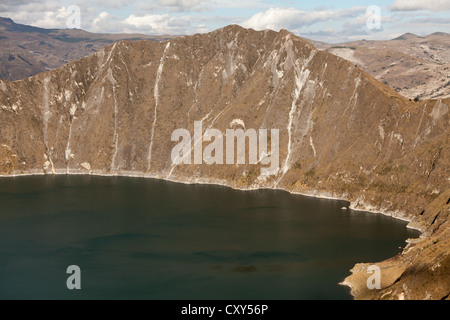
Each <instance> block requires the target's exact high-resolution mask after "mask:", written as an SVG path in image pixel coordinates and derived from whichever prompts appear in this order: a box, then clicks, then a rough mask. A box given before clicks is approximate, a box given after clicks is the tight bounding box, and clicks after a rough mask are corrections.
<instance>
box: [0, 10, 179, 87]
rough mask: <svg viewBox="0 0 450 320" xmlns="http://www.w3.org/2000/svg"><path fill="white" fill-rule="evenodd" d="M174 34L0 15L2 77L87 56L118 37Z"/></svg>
mask: <svg viewBox="0 0 450 320" xmlns="http://www.w3.org/2000/svg"><path fill="white" fill-rule="evenodd" d="M171 38H173V36H148V35H143V34H97V33H90V32H86V31H83V30H76V29H73V30H70V29H65V30H60V29H43V28H37V27H32V26H27V25H23V24H18V23H15V22H14V21H13V20H11V19H9V18H2V17H0V79H3V80H9V81H15V80H19V79H23V78H26V77H30V76H33V75H36V74H38V73H40V72H43V71H48V70H52V69H55V68H59V67H61V66H62V65H64V64H66V63H68V62H70V61H74V60H78V59H80V58H83V57H86V56H88V55H90V54H92V53H94V52H96V51H97V50H99V49H101V48H102V47H104V46H106V45H109V44H111V43H113V42H116V41H119V40H154V41H161V40H168V39H171Z"/></svg>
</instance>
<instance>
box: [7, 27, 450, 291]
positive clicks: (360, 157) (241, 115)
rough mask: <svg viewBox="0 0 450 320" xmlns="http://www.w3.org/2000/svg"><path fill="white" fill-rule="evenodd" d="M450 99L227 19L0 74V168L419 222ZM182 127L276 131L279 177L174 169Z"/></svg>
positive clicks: (437, 183) (435, 187) (433, 180)
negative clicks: (319, 201)
mask: <svg viewBox="0 0 450 320" xmlns="http://www.w3.org/2000/svg"><path fill="white" fill-rule="evenodd" d="M449 106H450V100H438V101H423V102H420V103H415V102H411V101H408V99H406V98H403V97H402V96H400V95H399V94H397V93H396V92H395V91H393V90H392V89H390V88H388V87H386V86H385V85H383V84H380V83H379V82H377V81H376V80H375V79H374V78H372V77H371V76H369V75H367V74H366V73H364V72H363V71H361V70H360V69H359V68H357V67H355V65H353V64H351V63H349V62H348V61H346V60H344V59H341V58H339V57H336V56H334V55H332V54H329V53H327V52H324V51H318V50H316V49H315V48H314V47H313V46H312V45H311V44H310V43H308V42H306V41H304V40H303V39H301V38H298V37H295V36H294V35H292V34H291V33H289V32H287V31H281V32H279V33H276V32H272V31H265V32H256V31H253V30H247V29H243V28H240V27H237V26H230V27H226V28H224V29H220V30H217V31H215V32H212V33H209V34H204V35H194V36H188V37H181V38H176V39H173V40H170V41H166V42H150V41H139V42H126V41H124V42H119V43H116V44H113V45H111V46H109V47H106V48H104V49H102V50H101V51H99V52H97V53H96V54H94V55H92V56H89V57H86V58H83V59H81V60H78V61H75V62H72V63H69V64H67V65H65V66H63V67H61V68H59V69H56V70H53V71H50V72H45V73H41V74H38V75H37V76H34V77H32V78H28V79H25V80H21V81H16V82H5V81H2V82H0V172H1V174H3V175H12V174H21V173H23V174H30V173H47V174H51V173H91V174H129V175H139V176H148V177H156V178H162V179H169V180H175V181H184V182H193V183H195V182H205V183H220V184H225V185H230V186H232V187H235V188H242V189H250V188H261V187H269V188H283V189H286V190H289V191H292V192H299V193H305V194H311V195H320V196H333V197H338V198H343V199H347V200H349V201H351V202H352V205H353V207H354V208H358V209H364V210H374V211H383V212H386V213H389V214H393V215H395V216H397V217H400V218H404V219H408V220H413V221H414V223H415V224H416V227H419V228H421V229H422V230H425V229H426V228H427V227H428V225H429V222H428V221H426V220H423V219H422V220H421V219H420V218H418V217H420V213H421V212H422V210H424V208H425V207H426V206H427V205H429V204H430V203H432V201H434V200H435V199H437V198H438V197H439V196H440V195H441V196H442V194H443V193H444V192H446V190H447V189H448V186H449V179H450V177H449V172H448V168H449V159H450V150H449V141H448V139H449V133H448V126H449V122H450V117H449V112H448V111H449V110H448V108H449ZM194 121H202V128H203V130H206V129H208V128H214V129H218V130H220V131H221V132H225V130H226V129H227V128H237V127H239V128H243V129H255V130H258V129H269V130H270V129H279V143H280V152H279V156H280V166H279V169H278V171H277V172H276V174H275V175H270V176H268V175H263V174H262V170H261V169H262V168H263V167H265V166H264V165H263V164H262V163H258V164H256V165H250V164H243V165H217V164H214V165H206V164H202V165H196V164H190V165H185V164H180V165H174V164H173V162H172V160H171V151H172V149H173V147H174V146H175V145H176V144H177V143H176V142H172V141H171V135H172V133H173V131H174V130H176V129H179V128H184V129H187V130H189V131H190V132H194ZM198 143H199V142H198V141H192V148H194V147H195V145H196V144H198ZM207 145H208V144H207V143H204V144H203V145H202V148H205V147H206V146H207ZM448 233H449V232H448V228H446V231H445V234H446V237H448ZM446 254H448V253H446ZM447 261H448V260H447ZM447 289H448V286H447Z"/></svg>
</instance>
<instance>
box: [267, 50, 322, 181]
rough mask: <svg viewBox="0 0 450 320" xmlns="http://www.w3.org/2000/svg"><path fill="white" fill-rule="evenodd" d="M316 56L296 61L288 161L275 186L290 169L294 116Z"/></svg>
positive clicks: (290, 114) (285, 162) (288, 127)
mask: <svg viewBox="0 0 450 320" xmlns="http://www.w3.org/2000/svg"><path fill="white" fill-rule="evenodd" d="M315 54H316V51H315V50H313V51H311V54H310V56H309V58H307V59H306V60H304V61H303V63H302V62H300V60H297V61H295V65H294V73H295V79H294V80H295V88H294V92H293V100H292V105H291V110H290V111H289V122H288V126H287V130H288V138H289V140H288V147H287V152H288V154H287V156H286V160H285V161H284V165H283V168H282V175H281V177H280V178H279V179H278V181H277V182H276V184H275V185H278V184H279V183H280V181H281V180H282V179H283V177H284V175H285V174H286V172H287V171H288V170H289V168H290V163H289V161H290V158H291V152H292V131H293V123H294V115H295V113H296V111H297V102H298V99H299V98H300V93H301V92H302V90H303V87H304V86H305V84H306V82H307V81H308V78H309V74H310V71H309V70H308V69H306V67H307V66H308V65H309V63H310V62H311V60H312V58H313V57H314V55H315Z"/></svg>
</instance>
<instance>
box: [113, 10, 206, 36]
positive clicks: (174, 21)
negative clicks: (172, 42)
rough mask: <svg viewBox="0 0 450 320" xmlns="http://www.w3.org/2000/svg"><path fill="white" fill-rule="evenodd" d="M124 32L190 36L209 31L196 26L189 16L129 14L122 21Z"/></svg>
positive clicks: (201, 25) (198, 25) (199, 25)
mask: <svg viewBox="0 0 450 320" xmlns="http://www.w3.org/2000/svg"><path fill="white" fill-rule="evenodd" d="M122 24H123V26H124V27H125V30H124V31H125V32H142V33H147V34H192V33H197V32H199V33H200V32H207V31H210V30H209V29H208V28H207V27H206V26H205V25H203V24H196V23H194V21H193V18H192V17H191V16H174V15H170V14H146V15H143V16H137V15H134V14H131V15H130V16H129V17H128V18H126V19H125V20H123V21H122Z"/></svg>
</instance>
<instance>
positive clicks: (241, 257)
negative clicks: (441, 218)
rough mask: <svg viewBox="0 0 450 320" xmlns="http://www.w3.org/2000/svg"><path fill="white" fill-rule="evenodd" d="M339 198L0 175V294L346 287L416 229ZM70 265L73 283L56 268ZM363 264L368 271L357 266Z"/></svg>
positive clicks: (176, 295) (264, 293)
mask: <svg viewBox="0 0 450 320" xmlns="http://www.w3.org/2000/svg"><path fill="white" fill-rule="evenodd" d="M344 205H348V204H347V203H346V202H343V201H335V200H324V199H315V198H309V197H304V196H299V195H291V194H289V193H287V192H283V191H276V190H260V191H248V192H243V191H236V190H232V189H229V188H226V187H220V186H211V185H183V184H176V183H170V182H165V181H158V180H151V179H141V178H124V177H92V176H56V177H54V176H46V177H44V176H36V177H16V178H1V179H0V299H16V298H18V299H50V298H52V299H53V298H54V299H263V300H265V299H289V300H293V299H350V298H351V296H350V295H349V288H347V287H344V286H340V285H338V283H339V282H341V281H342V280H343V279H344V278H345V277H346V276H347V275H349V269H351V268H352V267H353V265H354V264H355V263H358V262H376V261H380V260H383V259H386V258H388V257H391V256H393V255H395V254H397V253H398V252H399V251H400V249H399V246H404V245H405V242H404V241H405V239H407V238H409V237H416V236H418V233H417V232H415V231H412V230H408V229H406V223H404V222H401V221H398V220H395V219H392V218H389V217H385V216H382V215H378V214H371V213H365V212H355V211H343V210H341V207H342V206H344ZM70 265H78V266H79V267H80V268H81V287H82V289H81V290H74V291H71V290H68V289H67V287H66V280H67V278H68V277H69V275H68V274H66V269H67V267H68V266H70ZM368 276H369V275H368Z"/></svg>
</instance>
